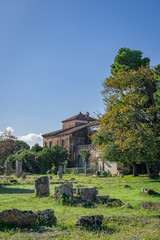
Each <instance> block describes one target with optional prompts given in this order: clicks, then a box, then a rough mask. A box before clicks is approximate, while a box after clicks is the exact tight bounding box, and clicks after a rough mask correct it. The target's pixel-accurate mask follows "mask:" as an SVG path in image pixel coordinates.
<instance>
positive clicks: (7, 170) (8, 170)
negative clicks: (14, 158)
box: [4, 161, 11, 176]
mask: <svg viewBox="0 0 160 240" xmlns="http://www.w3.org/2000/svg"><path fill="white" fill-rule="evenodd" d="M4 165H5V175H7V176H9V175H10V174H11V163H10V162H9V161H6V162H5V164H4Z"/></svg>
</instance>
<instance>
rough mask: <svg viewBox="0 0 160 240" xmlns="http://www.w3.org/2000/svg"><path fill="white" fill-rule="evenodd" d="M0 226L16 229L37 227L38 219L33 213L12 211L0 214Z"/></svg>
mask: <svg viewBox="0 0 160 240" xmlns="http://www.w3.org/2000/svg"><path fill="white" fill-rule="evenodd" d="M0 224H2V225H9V226H16V227H28V226H35V225H37V218H36V214H35V213H33V212H32V211H20V210H18V209H11V210H5V211H2V212H0Z"/></svg>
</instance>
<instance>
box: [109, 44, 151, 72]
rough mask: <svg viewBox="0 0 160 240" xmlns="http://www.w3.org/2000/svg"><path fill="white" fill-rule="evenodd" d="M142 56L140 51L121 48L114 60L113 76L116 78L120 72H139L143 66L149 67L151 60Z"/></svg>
mask: <svg viewBox="0 0 160 240" xmlns="http://www.w3.org/2000/svg"><path fill="white" fill-rule="evenodd" d="M142 55H143V53H142V52H141V51H138V50H131V49H129V48H120V49H119V51H118V54H117V55H116V57H115V59H114V63H113V64H112V65H111V74H112V75H113V76H115V75H116V73H117V72H118V71H119V70H129V69H134V70H138V68H139V67H141V66H144V67H146V66H148V65H149V63H150V59H149V58H142Z"/></svg>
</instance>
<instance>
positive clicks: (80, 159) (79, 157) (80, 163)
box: [78, 155, 83, 167]
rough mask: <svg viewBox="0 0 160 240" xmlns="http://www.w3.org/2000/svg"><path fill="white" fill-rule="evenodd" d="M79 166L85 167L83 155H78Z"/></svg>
mask: <svg viewBox="0 0 160 240" xmlns="http://www.w3.org/2000/svg"><path fill="white" fill-rule="evenodd" d="M78 167H83V158H82V156H80V155H79V156H78Z"/></svg>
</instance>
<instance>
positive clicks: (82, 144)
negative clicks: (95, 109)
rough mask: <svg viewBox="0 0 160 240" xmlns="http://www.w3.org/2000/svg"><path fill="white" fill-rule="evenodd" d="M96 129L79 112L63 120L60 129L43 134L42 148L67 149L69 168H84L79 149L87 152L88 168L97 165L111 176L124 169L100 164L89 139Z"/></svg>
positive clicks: (113, 164)
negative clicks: (58, 147)
mask: <svg viewBox="0 0 160 240" xmlns="http://www.w3.org/2000/svg"><path fill="white" fill-rule="evenodd" d="M98 127H99V125H98V122H97V121H96V119H94V118H92V117H90V116H89V113H88V112H87V113H86V114H82V113H81V112H80V113H79V114H77V115H75V116H73V117H71V118H68V119H66V120H63V121H62V129H60V130H58V131H54V132H50V133H46V134H43V135H42V137H43V146H47V147H49V148H51V147H52V146H54V145H59V146H61V147H62V148H65V149H67V150H68V152H69V155H70V166H71V167H84V161H83V159H82V157H81V155H80V154H79V153H80V150H81V149H83V150H84V149H85V150H89V152H90V155H89V157H88V162H87V167H88V168H95V165H96V163H98V169H97V170H100V171H102V170H106V171H109V172H110V173H111V174H112V175H114V174H117V171H118V170H123V169H124V168H123V166H122V165H120V164H117V163H110V162H108V161H105V162H102V161H101V152H100V151H98V150H97V149H96V148H95V147H94V146H93V145H92V140H91V137H92V135H93V134H94V133H95V132H96V131H97V129H98ZM118 168H120V169H118ZM125 170H126V171H128V170H127V169H125Z"/></svg>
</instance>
